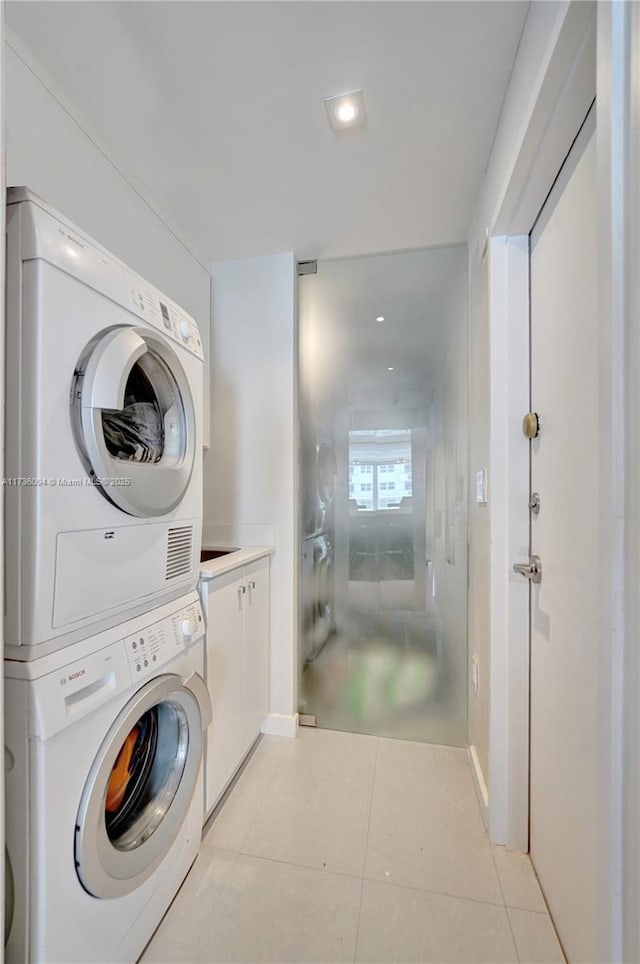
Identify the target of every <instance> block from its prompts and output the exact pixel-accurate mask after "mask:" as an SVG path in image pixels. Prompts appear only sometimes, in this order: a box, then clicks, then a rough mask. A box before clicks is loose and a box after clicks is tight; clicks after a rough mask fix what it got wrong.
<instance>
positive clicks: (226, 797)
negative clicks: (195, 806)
mask: <svg viewBox="0 0 640 964" xmlns="http://www.w3.org/2000/svg"><path fill="white" fill-rule="evenodd" d="M259 751H260V744H258V746H257V747H256V748H255V750H254V751H253V753H250V755H249V759H248V760H247V762H246V764H243V766H242V768H241V770H240V771H239V773H238V774H237V776H236V778H234V780H235V782H234V781H232V783H231V784H230V786H229V788H228V789H227V790H225V792H224V794H223V796H222V799H221V801H220V803H218V804H217V805H216V807H215V808H214V810H213V813H212V815H211V816H213V814H215V817H214V819H213V820H211V817H209V820H208V821H207V823H209V821H211V823H210V825H209V827H208V828H207V833H206V834H205V837H206V836H208V834H209V831H210V830H211V829H212V828H213V826H214V825H215V820H216V818H217V817H218V816H220V815H221V814H222V813H223V812H224V807H226V806H227V805H228V804H230V803H231V801H232V799H233V795H234V793H235V791H236V788H237V786H238V784H239V783H240V780H241V779H242V777H243V776H244V775H245V774H246V773H247V772H250V766H251V763H253V761H254V760H255V758H256V756H257V755H258V753H259ZM279 756H280V759H279V760H278V763H277V765H276V767H275V769H274V772H273V776H272V777H271V779H270V780H269V783H268V785H267V787H266V789H265V791H264V795H263V797H262V801H261V802H260V805H259V806H258V809H257V810H256V812H255V814H254V816H253V819H252V820H251V823H250V824H249V826H248V828H247V830H246V832H245V834H244V836H243V837H242V840H241V841H240V845H239V846H238V847H237V848H234V847H222V846H220V845H219V844H209V845H207V844H204V846H205V847H206V846H210V847H212V848H217V849H218V850H224V851H225V852H226V853H235V854H236V855H240V854H241V853H242V847H243V846H244V843H245V841H246V839H247V837H248V836H249V834H250V833H251V829H252V828H253V825H254V823H255V822H256V820H257V819H258V814H259V813H260V811H261V810H262V807H263V806H264V802H265V800H266V799H267V795H268V793H269V791H270V790H271V787H272V785H273V781H274V780H275V778H276V777H277V775H278V773H279V771H280V767H281V766H282V762H283V757H284V751H283V752H282V753H281V754H280V755H279ZM221 804H222V805H221ZM218 807H220V811H219V813H216V810H217V809H218ZM203 839H204V838H203Z"/></svg>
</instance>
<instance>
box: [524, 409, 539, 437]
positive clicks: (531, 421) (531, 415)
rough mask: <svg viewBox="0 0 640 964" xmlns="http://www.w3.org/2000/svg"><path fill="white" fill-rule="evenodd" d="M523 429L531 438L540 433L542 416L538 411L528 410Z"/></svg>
mask: <svg viewBox="0 0 640 964" xmlns="http://www.w3.org/2000/svg"><path fill="white" fill-rule="evenodd" d="M522 431H523V433H524V435H526V437H527V438H529V439H531V438H537V437H538V435H540V416H539V415H538V413H537V412H527V414H526V415H525V417H524V418H523V419H522Z"/></svg>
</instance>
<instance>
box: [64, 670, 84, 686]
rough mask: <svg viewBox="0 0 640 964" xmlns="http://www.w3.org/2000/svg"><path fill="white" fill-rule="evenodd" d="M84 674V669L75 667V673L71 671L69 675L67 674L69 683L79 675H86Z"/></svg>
mask: <svg viewBox="0 0 640 964" xmlns="http://www.w3.org/2000/svg"><path fill="white" fill-rule="evenodd" d="M86 675H87V671H86V669H77V670H76V671H75V673H71V674H70V675H69V676H67V679H68V680H69V682H70V683H73V681H74V679H79V678H80V677H81V676H86Z"/></svg>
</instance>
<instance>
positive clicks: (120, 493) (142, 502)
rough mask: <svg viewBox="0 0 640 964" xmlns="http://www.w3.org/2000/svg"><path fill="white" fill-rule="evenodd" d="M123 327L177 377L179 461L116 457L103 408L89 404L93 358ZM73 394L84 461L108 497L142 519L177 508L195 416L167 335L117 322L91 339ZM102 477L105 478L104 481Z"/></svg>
mask: <svg viewBox="0 0 640 964" xmlns="http://www.w3.org/2000/svg"><path fill="white" fill-rule="evenodd" d="M120 329H121V330H122V331H127V332H128V333H133V334H135V335H137V336H138V337H139V338H140V339H141V340H142V341H144V343H145V345H146V346H147V351H148V352H149V353H150V354H151V355H155V356H157V358H159V359H160V362H161V363H162V364H164V366H165V367H166V369H167V370H168V373H169V375H170V377H171V379H172V380H173V381H174V382H175V385H176V388H177V394H178V397H179V399H180V402H181V405H182V410H183V413H184V421H185V445H184V452H183V454H182V458H181V459H180V460H179V461H178V462H176V464H173V465H169V466H167V465H162V463H144V462H141V463H136V462H132V461H125V460H121V459H118V458H116V457H114V456H113V455H112V454H111V453H110V452H109V450H108V448H107V445H106V443H105V440H104V431H103V425H102V413H103V411H105V409H103V408H98V407H92V406H91V405H90V404H88V401H87V399H88V398H89V397H90V396H91V389H92V385H91V383H90V382H89V383H85V377H86V376H85V373H86V368H87V365H88V363H89V360H90V358H91V356H92V355H93V353H94V352H95V351H96V349H97V348H98V346H99V345H100V343H101V341H102V339H103V338H104V337H105V336H106V335H108V334H111V333H112V332H113V331H116V330H120ZM137 361H138V357H134V358H133V359H132V363H131V368H133V365H134V364H135V363H136V362H137ZM130 370H131V369H130ZM127 374H128V373H127ZM125 380H126V379H125ZM71 399H72V419H73V424H74V429H75V434H76V437H77V441H78V443H79V448H80V451H81V455H82V457H83V461H84V462H85V465H86V468H87V471H88V472H89V475H90V477H91V479H92V480H93V481H94V483H95V484H96V487H97V488H99V489H100V491H101V492H102V494H103V495H104V497H105V498H106V499H108V500H109V501H110V502H111V503H112V504H114V505H116V506H117V507H118V508H119V509H121V510H122V511H123V512H126V513H128V514H129V515H134V516H138V517H141V518H148V517H151V516H161V515H166V514H167V513H168V512H171V511H173V509H175V508H176V506H178V505H179V504H180V502H181V500H182V498H183V497H184V494H185V492H186V490H187V487H188V485H189V482H190V480H191V476H192V473H193V469H194V465H195V456H196V419H195V412H194V404H193V397H192V395H191V391H190V388H189V382H188V379H187V376H186V374H185V371H184V368H183V367H182V364H181V363H180V360H179V359H178V356H177V355H176V353H175V352H174V351H173V349H172V348H171V347H170V346H169V344H168V343H167V341H166V339H164V338H163V337H162V336H161V335H157V334H156V333H155V332H153V331H151V330H149V329H147V328H138V327H133V326H117V328H115V329H114V328H112V329H109V330H108V331H103V332H102V333H101V335H100V336H99V337H98V338H96V339H94V340H93V341H92V342H91V343H90V344H89V346H88V347H87V350H86V351H85V353H84V356H83V358H82V359H81V361H80V362H79V364H78V368H77V370H76V373H75V377H74V384H73V389H72V394H71ZM101 480H105V481H104V483H102V482H101Z"/></svg>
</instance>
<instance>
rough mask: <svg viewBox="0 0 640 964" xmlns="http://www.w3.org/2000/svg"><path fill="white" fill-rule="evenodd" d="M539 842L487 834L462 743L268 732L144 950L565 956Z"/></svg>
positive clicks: (187, 959)
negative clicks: (507, 841)
mask: <svg viewBox="0 0 640 964" xmlns="http://www.w3.org/2000/svg"><path fill="white" fill-rule="evenodd" d="M563 960H564V958H563V956H562V951H561V950H560V946H559V944H558V941H557V938H556V936H555V932H554V929H553V925H552V924H551V920H550V918H549V916H548V913H547V911H546V907H545V904H544V901H543V898H542V895H541V893H540V889H539V887H538V884H537V880H536V877H535V874H534V873H533V869H532V867H531V863H530V861H529V859H528V857H526V856H524V855H522V854H513V853H510V852H508V851H505V850H504V848H500V847H491V845H490V844H489V841H488V838H487V835H486V831H485V829H484V826H483V824H482V820H481V817H480V812H479V809H478V806H477V802H476V799H475V795H474V790H473V785H472V781H471V775H470V771H469V767H468V764H467V758H466V752H465V751H464V750H460V749H458V748H452V747H442V746H432V745H429V744H425V743H408V742H404V741H399V740H390V739H383V738H379V739H378V738H376V737H370V736H362V735H359V734H350V733H340V732H336V731H331V730H320V729H318V730H314V729H305V728H303V729H301V730H300V735H299V737H298V739H297V740H286V739H281V738H278V737H263V738H262V739H261V740H260V742H259V743H258V745H257V747H256V749H255V752H254V753H253V755H252V756H251V757H250V759H249V761H248V763H247V765H246V766H245V769H244V770H243V772H242V773H241V775H240V777H239V778H238V780H237V782H236V783H235V785H234V786H233V787H232V789H231V790H230V792H229V793H228V794H227V796H226V797H225V798H224V799H223V801H222V803H221V804H220V805H219V807H218V810H217V811H216V813H215V814H214V818H213V820H212V822H211V824H210V826H209V828H208V830H207V833H206V835H205V837H204V839H203V846H202V848H201V852H200V856H199V857H198V860H197V861H196V863H195V865H194V867H193V869H192V871H191V873H190V874H189V876H188V878H187V880H186V882H185V884H184V885H183V887H182V889H181V891H180V893H179V894H178V896H177V898H176V900H175V901H174V903H173V904H172V906H171V907H170V908H169V911H168V913H167V914H166V916H165V918H164V920H163V922H162V923H161V925H160V927H159V928H158V931H157V932H156V934H155V936H154V938H153V940H152V941H151V943H150V944H149V946H148V947H147V949H146V951H145V953H144V955H143V958H142V961H143V962H144V964H191V962H194V964H195V962H227V964H254V962H262V961H268V962H273V964H302V962H318V964H333V962H336V964H338V962H343V961H358V962H368V961H371V962H374V961H375V962H381V964H387V962H394V964H395V962H398V964H401V962H406V964H422V962H425V964H426V962H436V961H442V962H469V964H473V962H503V961H504V962H511V961H512V962H518V961H519V962H522V964H534V962H536V964H537V962H544V961H548V962H562V961H563Z"/></svg>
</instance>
